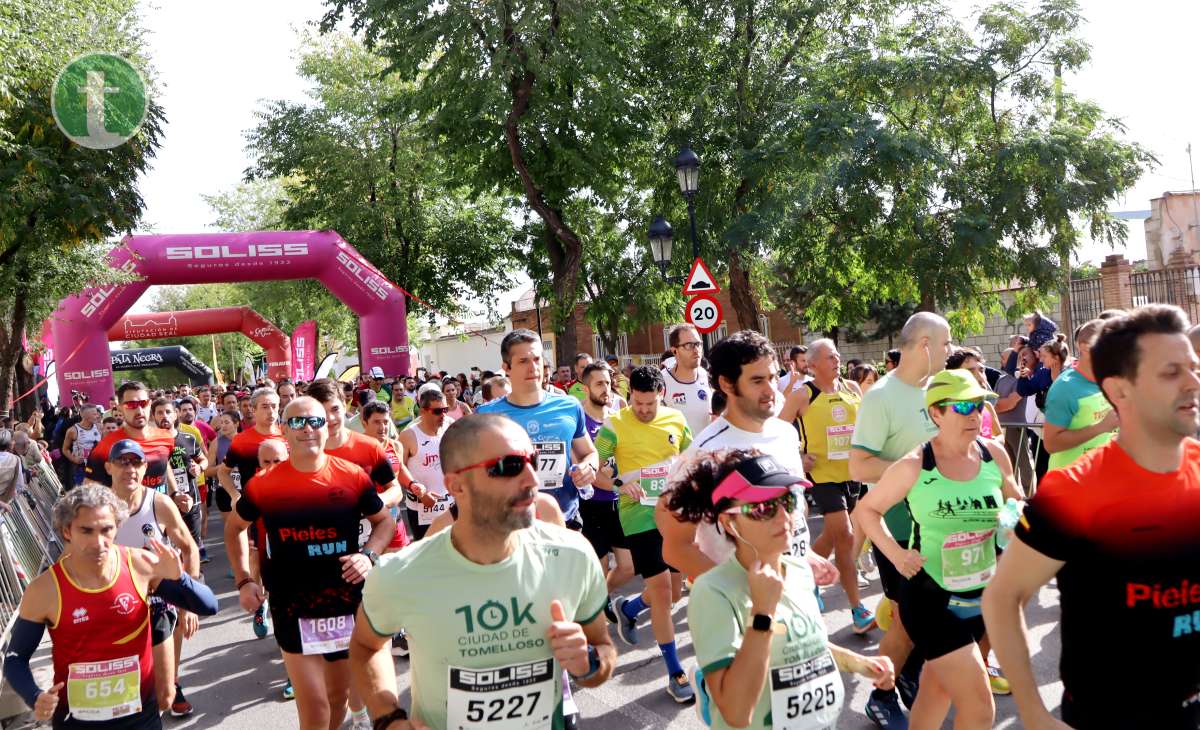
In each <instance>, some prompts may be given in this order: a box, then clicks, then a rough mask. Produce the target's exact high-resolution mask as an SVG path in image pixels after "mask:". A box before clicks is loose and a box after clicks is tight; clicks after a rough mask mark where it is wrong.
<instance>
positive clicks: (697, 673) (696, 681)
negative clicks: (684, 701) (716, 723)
mask: <svg viewBox="0 0 1200 730" xmlns="http://www.w3.org/2000/svg"><path fill="white" fill-rule="evenodd" d="M688 679H689V680H690V681H691V683H692V687H694V688H695V689H696V700H697V702H696V714H697V715H698V716H699V717H700V722H702V723H704V727H712V700H711V699H710V698H709V696H708V687H706V686H705V685H704V672H703V671H701V669H700V667H696V668H695V669H693V670H692V673H691V676H690V677H688Z"/></svg>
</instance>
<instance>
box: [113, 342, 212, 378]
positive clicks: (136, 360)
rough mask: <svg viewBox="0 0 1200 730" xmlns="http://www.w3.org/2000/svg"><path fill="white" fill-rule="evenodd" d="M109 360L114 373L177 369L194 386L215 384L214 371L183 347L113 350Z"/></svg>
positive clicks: (169, 346)
mask: <svg viewBox="0 0 1200 730" xmlns="http://www.w3.org/2000/svg"><path fill="white" fill-rule="evenodd" d="M109 360H110V361H111V363H112V369H113V372H114V373H115V372H118V371H121V370H151V369H154V368H175V369H176V370H178V371H179V372H181V373H183V374H184V375H186V376H187V377H188V380H190V381H191V383H192V385H212V384H213V383H214V382H215V380H214V379H213V371H212V369H211V368H209V367H208V366H207V365H205V364H204V363H202V362H200V360H199V359H198V358H197V357H196V356H195V355H193V354H192V353H191V351H190V350H188V349H187V348H186V347H184V346H183V345H168V346H167V347H142V348H138V349H134V350H113V351H112V352H110V353H109Z"/></svg>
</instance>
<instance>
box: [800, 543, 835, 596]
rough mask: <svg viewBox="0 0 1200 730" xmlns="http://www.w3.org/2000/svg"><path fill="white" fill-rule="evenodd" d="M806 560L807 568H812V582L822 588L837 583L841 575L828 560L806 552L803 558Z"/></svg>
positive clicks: (811, 552)
mask: <svg viewBox="0 0 1200 730" xmlns="http://www.w3.org/2000/svg"><path fill="white" fill-rule="evenodd" d="M805 557H806V558H807V559H808V566H809V567H810V568H812V572H813V580H815V581H816V582H817V585H819V586H821V587H822V588H824V587H826V586H831V585H833V584H834V583H837V582H838V578H839V577H840V575H841V573H839V572H838V569H837V566H836V565H834V564H833V561H832V560H830V559H829V558H823V557H821V556H820V555H817V554H816V553H815V552H813V551H811V550H810V551H808V555H806V556H805Z"/></svg>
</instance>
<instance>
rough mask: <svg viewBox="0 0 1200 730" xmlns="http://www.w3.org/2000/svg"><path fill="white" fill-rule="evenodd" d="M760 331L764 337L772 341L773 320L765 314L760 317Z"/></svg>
mask: <svg viewBox="0 0 1200 730" xmlns="http://www.w3.org/2000/svg"><path fill="white" fill-rule="evenodd" d="M758 331H759V332H761V333H762V336H763V337H766V338H767V339H768V340H769V339H771V318H770V317H768V316H767V315H765V314H760V315H758Z"/></svg>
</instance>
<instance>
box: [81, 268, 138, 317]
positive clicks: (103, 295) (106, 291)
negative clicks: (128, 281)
mask: <svg viewBox="0 0 1200 730" xmlns="http://www.w3.org/2000/svg"><path fill="white" fill-rule="evenodd" d="M120 270H121V271H122V272H124V273H126V274H132V273H133V272H134V271H135V270H137V261H136V260H135V259H129V260H128V261H126V262H125V263H123V264H121V269H120ZM122 286H125V285H124V284H113V285H112V286H106V287H104V288H103V289H97V290H96V293H95V294H93V295H92V296H90V297H88V300H87V303H86V304H84V305H83V308H82V309H81V310H80V312H82V314H83V316H85V317H90V316H92V315H93V314H95V313H96V310H97V309H99V308H100V307H102V306H103V305H104V303H105V302H107V301H108V298H109V297H111V296H112V293H113V292H115V291H116V290H117V289H120V288H121V287H122Z"/></svg>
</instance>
